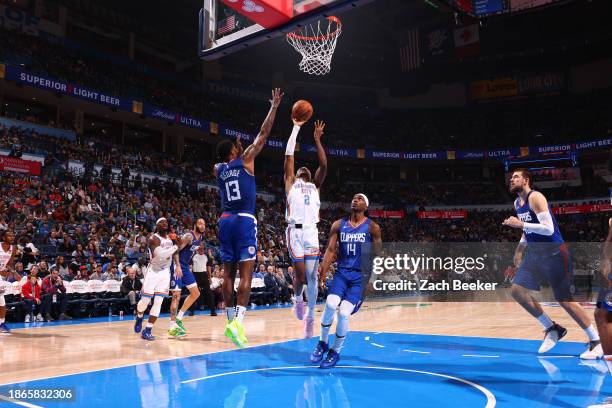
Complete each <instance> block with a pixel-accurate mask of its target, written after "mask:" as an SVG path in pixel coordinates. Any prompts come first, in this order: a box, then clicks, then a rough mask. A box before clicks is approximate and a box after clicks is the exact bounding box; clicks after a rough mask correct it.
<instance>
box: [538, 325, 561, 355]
mask: <svg viewBox="0 0 612 408" xmlns="http://www.w3.org/2000/svg"><path fill="white" fill-rule="evenodd" d="M566 334H567V330H566V329H565V328H564V327H561V326H559V325H558V324H557V323H554V322H553V325H552V326H550V327H549V328H548V329H547V330H545V331H544V341H543V342H542V345H541V346H540V349H539V350H538V353H540V354H542V353H546V352H547V351H548V350H550V349H551V348H553V347H555V346H556V345H557V343H558V342H559V340H561V339H562V338H563V337H564V336H565V335H566Z"/></svg>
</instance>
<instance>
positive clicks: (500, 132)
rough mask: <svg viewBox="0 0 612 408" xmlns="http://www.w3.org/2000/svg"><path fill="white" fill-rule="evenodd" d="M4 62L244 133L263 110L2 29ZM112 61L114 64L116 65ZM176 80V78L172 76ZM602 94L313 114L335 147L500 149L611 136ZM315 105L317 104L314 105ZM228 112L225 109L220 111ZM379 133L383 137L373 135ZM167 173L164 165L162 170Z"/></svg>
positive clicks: (195, 84) (280, 131)
mask: <svg viewBox="0 0 612 408" xmlns="http://www.w3.org/2000/svg"><path fill="white" fill-rule="evenodd" d="M2 37H3V39H4V41H3V42H2V44H0V53H1V54H2V56H3V62H7V63H12V64H20V65H22V66H23V67H25V68H26V69H28V70H31V71H33V72H35V73H38V74H41V75H47V76H51V77H54V78H58V79H63V80H66V81H70V82H71V83H75V84H78V85H82V86H85V87H87V88H89V89H99V90H102V91H105V92H108V93H110V94H113V95H117V96H122V97H135V98H139V99H141V100H143V101H147V102H150V103H152V104H154V105H156V106H160V107H163V108H166V109H169V110H173V111H178V112H183V113H185V114H189V115H193V116H195V117H201V118H205V119H207V120H212V121H215V122H220V123H223V124H226V125H231V126H232V127H234V128H237V129H241V130H244V131H247V132H256V131H257V130H258V128H259V126H260V122H261V117H260V116H261V115H262V114H263V112H264V111H265V107H262V108H261V109H254V108H253V104H254V102H253V101H252V100H239V99H226V98H225V97H223V96H221V95H216V94H214V95H213V94H209V93H207V92H205V88H204V86H203V83H202V82H201V81H197V80H194V79H193V78H183V80H182V81H181V80H170V78H174V79H177V78H179V77H177V76H176V74H170V73H169V74H168V76H167V77H168V79H167V80H162V79H160V78H161V76H159V77H158V76H152V75H149V74H147V73H146V72H142V70H138V69H137V68H136V66H135V65H134V64H118V63H113V61H115V60H108V59H104V58H103V57H102V54H100V53H91V52H86V48H85V47H81V48H79V47H72V46H69V44H65V45H62V44H59V43H53V42H48V41H47V40H45V39H42V38H39V37H32V36H28V35H25V34H22V33H19V32H16V31H8V30H2ZM115 62H116V61H115ZM179 79H180V78H179ZM611 100H612V98H610V93H609V92H605V91H603V92H600V93H592V94H586V95H560V96H555V97H546V98H535V99H524V100H518V101H504V102H500V103H501V104H503V105H502V106H501V108H500V105H499V104H498V103H490V104H482V105H478V104H476V105H470V106H467V107H464V108H454V109H412V110H381V109H376V108H373V109H371V111H370V112H369V113H363V114H359V115H355V113H354V112H352V111H349V110H342V109H337V106H336V105H332V104H330V103H321V104H320V106H319V107H318V110H317V116H319V117H320V118H322V119H324V120H326V121H327V122H328V123H329V126H328V129H326V133H327V134H328V135H329V137H330V140H333V144H334V146H338V147H351V148H355V147H359V148H372V149H377V150H385V149H394V150H402V151H415V150H416V151H424V150H425V151H439V150H446V149H449V150H455V149H457V146H461V148H464V149H468V148H469V149H482V148H483V146H487V147H488V148H507V147H517V146H525V145H534V144H551V143H552V144H557V143H562V142H572V141H576V140H575V139H576V137H577V136H576V135H580V136H579V137H580V138H583V139H593V138H601V137H607V136H610V135H612V121H611V120H610V119H609V118H610V117H611V116H610V113H612V103H611V102H610V101H611ZM314 102H315V103H316V101H314ZM226 106H231V109H224V107H226ZM279 122H280V123H279V124H278V125H277V126H276V127H275V130H274V133H273V137H278V138H284V137H286V135H288V134H289V133H290V128H291V123H290V121H285V122H282V121H279ZM381 135H384V137H380V136H381ZM166 167H167V168H169V167H170V166H166Z"/></svg>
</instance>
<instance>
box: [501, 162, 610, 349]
mask: <svg viewBox="0 0 612 408" xmlns="http://www.w3.org/2000/svg"><path fill="white" fill-rule="evenodd" d="M531 186H532V176H531V173H530V172H529V171H528V170H526V169H517V170H515V171H514V172H513V173H512V178H511V179H510V192H511V193H514V194H517V195H518V198H517V199H516V200H515V201H514V208H515V210H516V214H517V217H509V218H507V219H506V220H504V222H503V225H506V226H509V227H512V228H518V229H521V230H523V236H522V237H521V240H520V242H519V245H518V246H517V248H516V252H515V256H514V262H515V266H516V267H517V268H518V269H517V271H516V274H515V276H514V280H513V281H512V297H514V299H515V300H516V301H517V302H518V303H519V304H520V305H521V306H522V307H523V308H524V309H525V310H526V311H527V312H529V313H530V314H531V315H532V316H533V317H535V318H536V319H538V321H539V322H540V324H541V325H542V326H543V327H544V333H545V334H544V341H543V342H542V345H541V346H540V349H539V351H538V352H539V353H546V352H547V351H549V350H550V349H552V348H553V347H554V346H555V345H556V344H557V342H558V341H559V340H561V338H563V337H564V336H565V335H566V333H567V330H566V329H565V328H564V327H562V326H560V325H559V324H557V323H555V322H553V321H552V320H551V319H550V317H549V316H548V315H547V314H546V313H544V310H543V309H542V307H541V306H540V304H539V303H538V301H537V300H535V299H534V298H533V296H531V294H530V293H529V291H530V290H538V291H539V290H540V282H542V281H543V280H547V281H548V282H549V283H550V286H551V287H552V289H553V292H554V295H555V299H556V300H557V302H559V304H560V305H561V306H562V307H563V309H565V311H566V312H567V313H568V314H569V315H570V316H571V317H572V319H574V321H575V322H576V323H578V325H579V326H580V327H581V328H582V329H583V330H584V332H585V333H586V335H587V336H588V338H589V344H588V347H587V350H586V351H585V352H584V353H582V354H581V355H580V358H582V359H596V358H598V357H601V354H602V350H601V344H600V340H599V335H598V334H597V331H596V330H595V328H594V327H593V325H592V324H591V320H590V319H589V317H588V315H587V313H586V312H585V311H584V309H582V307H581V306H580V304H578V303H577V302H574V301H573V300H572V298H573V296H572V286H573V272H572V268H571V265H572V261H571V257H570V254H569V250H568V248H567V245H566V244H565V242H564V240H563V237H562V236H561V231H560V230H559V227H558V225H557V221H556V220H555V218H554V216H553V215H552V214H551V212H550V208H549V206H548V202H547V201H546V198H545V197H544V195H543V194H542V193H540V192H538V191H535V190H532V188H531ZM523 254H525V255H524V256H523Z"/></svg>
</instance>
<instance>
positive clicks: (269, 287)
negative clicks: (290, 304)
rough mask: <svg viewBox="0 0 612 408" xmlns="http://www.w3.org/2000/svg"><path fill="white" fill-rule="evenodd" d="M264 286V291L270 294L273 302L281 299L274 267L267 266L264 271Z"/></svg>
mask: <svg viewBox="0 0 612 408" xmlns="http://www.w3.org/2000/svg"><path fill="white" fill-rule="evenodd" d="M264 284H265V285H266V291H268V292H272V298H273V301H275V300H278V299H279V298H280V297H281V291H282V288H281V286H280V283H279V282H278V279H277V278H276V275H275V273H274V267H273V266H272V265H269V266H268V269H267V270H266V275H265V277H264Z"/></svg>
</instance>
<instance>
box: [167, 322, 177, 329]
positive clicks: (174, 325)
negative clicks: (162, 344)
mask: <svg viewBox="0 0 612 408" xmlns="http://www.w3.org/2000/svg"><path fill="white" fill-rule="evenodd" d="M175 327H177V325H176V322H175V321H174V320H170V326H168V328H169V329H170V330H172V329H174V328H175Z"/></svg>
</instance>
